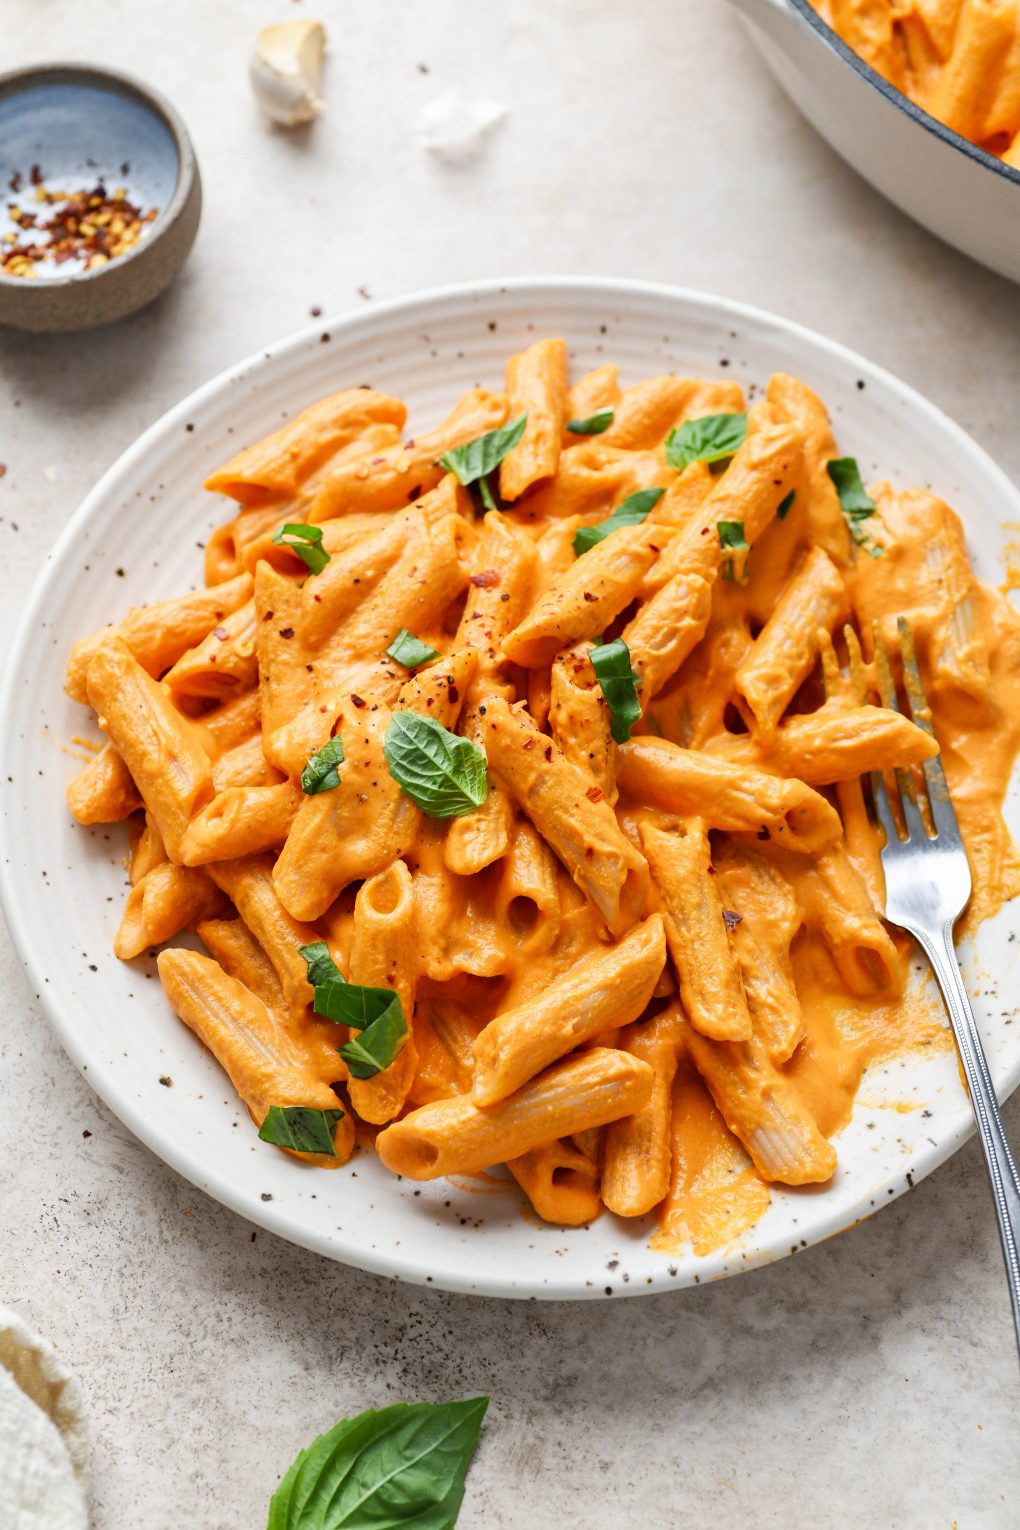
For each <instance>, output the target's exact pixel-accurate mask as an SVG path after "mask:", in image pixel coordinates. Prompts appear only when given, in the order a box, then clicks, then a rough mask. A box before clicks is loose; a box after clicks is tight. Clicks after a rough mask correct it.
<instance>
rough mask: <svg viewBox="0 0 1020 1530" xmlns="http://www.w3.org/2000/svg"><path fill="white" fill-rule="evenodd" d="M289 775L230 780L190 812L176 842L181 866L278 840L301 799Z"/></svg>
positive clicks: (249, 851) (227, 857) (228, 857)
mask: <svg viewBox="0 0 1020 1530" xmlns="http://www.w3.org/2000/svg"><path fill="white" fill-rule="evenodd" d="M303 800H304V799H303V794H302V792H301V789H300V787H298V786H296V785H295V783H294V782H293V781H281V782H279V783H278V784H277V785H275V786H228V787H226V788H225V789H224V790H223V791H221V792H218V793H217V794H216V796H215V797H214V798H213V799H212V801H211V802H209V803H207V804H206V806H205V807H203V808H200V809H199V811H198V812H197V813H196V814H195V816H194V817H193V818H192V820H191V822H190V823H189V824H188V827H187V828H186V829H185V831H184V835H183V837H182V839H181V843H180V861H181V864H182V865H183V866H207V865H208V864H209V862H210V861H232V860H237V859H239V858H240V857H242V856H246V855H258V854H259V853H260V852H261V851H263V850H271V849H273V848H274V847H275V846H277V845H282V844H283V842H284V840H285V839H286V838H287V835H288V834H289V833H290V826H291V824H292V823H293V822H294V819H295V818H296V817H297V814H298V810H299V808H300V807H301V803H302V801H303Z"/></svg>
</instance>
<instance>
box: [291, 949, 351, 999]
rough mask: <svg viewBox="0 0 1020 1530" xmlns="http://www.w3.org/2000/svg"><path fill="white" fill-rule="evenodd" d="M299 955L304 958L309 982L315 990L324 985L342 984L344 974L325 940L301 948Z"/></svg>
mask: <svg viewBox="0 0 1020 1530" xmlns="http://www.w3.org/2000/svg"><path fill="white" fill-rule="evenodd" d="M298 955H299V956H303V957H304V959H305V962H306V964H307V967H308V981H309V982H310V983H311V985H312V987H313V988H318V987H319V985H320V984H322V983H337V982H339V983H342V982H343V980H344V979H343V974H342V972H341V971H340V968H339V967H338V966H337V964H336V962H335V961H334V960H333V958H332V957H331V956H330V954H329V947H328V946H327V944H326V942H325V941H324V940H316V941H313V942H312V944H311V945H310V946H299V947H298Z"/></svg>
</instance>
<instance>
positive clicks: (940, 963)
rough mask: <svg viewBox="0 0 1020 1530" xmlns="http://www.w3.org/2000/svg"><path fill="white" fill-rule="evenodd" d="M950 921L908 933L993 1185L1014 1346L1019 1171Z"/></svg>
mask: <svg viewBox="0 0 1020 1530" xmlns="http://www.w3.org/2000/svg"><path fill="white" fill-rule="evenodd" d="M954 923H955V920H947V922H946V924H945V925H944V926H943V929H942V938H941V940H939V938H938V937H937V936H935V937H932V935H930V934H929V933H927V932H925V931H922V930H914V931H913V932H912V933H913V934H914V935H915V936H916V937H917V939H918V940H919V941H920V943H921V945H922V946H923V947H924V950H925V952H926V954H927V956H928V960H929V961H930V962H931V965H932V970H933V971H934V973H935V977H936V979H937V981H938V985H939V988H940V989H941V990H942V997H943V999H944V1000H945V1003H946V1009H947V1010H948V1011H949V1020H950V1023H951V1024H952V1027H953V1034H954V1036H955V1037H956V1045H957V1048H958V1050H959V1053H960V1061H961V1062H962V1063H963V1071H964V1074H965V1076H966V1079H967V1088H968V1089H969V1091H970V1102H971V1104H972V1105H973V1107H974V1115H975V1117H976V1119H977V1129H978V1136H979V1137H980V1139H981V1150H982V1152H983V1153H984V1155H985V1167H986V1168H987V1170H988V1177H989V1179H990V1180H991V1184H992V1196H993V1198H994V1201H995V1215H996V1217H997V1219H998V1223H999V1237H1000V1238H1001V1240H1002V1255H1003V1258H1004V1259H1005V1261H1006V1275H1007V1277H1008V1279H1009V1294H1010V1299H1011V1301H1012V1303H1013V1323H1014V1325H1015V1327H1016V1334H1017V1345H1018V1347H1020V1256H1018V1246H1020V1174H1018V1173H1017V1166H1016V1161H1015V1159H1014V1157H1013V1153H1012V1150H1011V1148H1010V1145H1009V1142H1008V1141H1007V1139H1006V1129H1005V1127H1004V1126H1003V1124H1002V1116H1001V1115H1000V1113H999V1102H998V1099H997V1098H996V1094H995V1085H994V1084H993V1083H992V1076H991V1074H990V1073H989V1071H988V1062H987V1060H986V1058H985V1049H984V1047H983V1046H982V1045H981V1036H980V1034H979V1032H978V1028H977V1022H976V1021H975V1019H974V1011H973V1010H972V1009H971V1007H970V998H969V997H968V994H967V990H966V988H965V987H964V983H963V977H962V975H961V973H960V966H959V963H958V961H957V959H956V950H955V947H954V945H953V925H954Z"/></svg>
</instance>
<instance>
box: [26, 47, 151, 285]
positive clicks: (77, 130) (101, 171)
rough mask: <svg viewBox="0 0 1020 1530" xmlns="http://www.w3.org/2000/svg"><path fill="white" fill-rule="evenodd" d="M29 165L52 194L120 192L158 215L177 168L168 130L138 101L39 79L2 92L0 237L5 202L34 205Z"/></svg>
mask: <svg viewBox="0 0 1020 1530" xmlns="http://www.w3.org/2000/svg"><path fill="white" fill-rule="evenodd" d="M33 166H37V167H38V170H37V172H36V173H37V174H39V173H40V172H41V174H42V175H43V176H44V177H45V183H46V184H47V185H48V186H50V187H54V188H63V189H66V190H80V189H81V188H83V187H85V186H88V185H90V184H92V183H94V182H97V181H103V182H105V184H106V185H107V186H108V187H110V188H111V189H112V188H113V187H118V186H126V187H127V189H128V192H129V195H130V197H131V200H132V201H133V202H135V203H136V204H137V205H138V206H140V207H142V208H144V209H146V210H148V209H149V208H155V209H156V210H157V215H158V214H159V213H162V212H163V211H164V210H165V209H166V207H167V205H168V203H169V202H170V199H171V197H172V196H173V193H174V188H175V186H176V184H177V175H178V169H179V162H178V154H177V146H176V144H175V142H174V138H173V134H172V133H171V131H170V128H169V126H168V125H167V123H166V122H164V120H163V118H162V117H161V116H160V115H159V113H158V112H156V111H155V110H153V108H152V107H150V106H149V105H147V104H146V102H144V101H143V100H140V99H139V98H138V97H137V96H135V95H132V94H131V93H129V92H127V91H122V90H118V89H117V88H116V87H115V86H114V85H107V84H103V83H101V82H99V81H94V82H93V81H88V80H82V81H72V80H61V79H49V80H48V79H46V78H45V77H44V78H42V79H40V80H30V81H26V82H25V83H24V84H17V85H16V86H15V87H14V88H12V89H10V90H8V91H0V235H2V234H5V233H7V232H9V231H11V230H13V229H14V228H15V225H14V224H13V223H12V222H11V221H10V218H9V216H8V204H9V203H11V202H20V203H21V205H22V206H25V205H28V206H31V204H32V196H33V188H32V185H31V175H32V167H33ZM18 177H20V179H21V189H20V191H18V192H15V190H14V188H15V187H16V186H17V185H18ZM156 221H157V222H158V216H157V220H156ZM42 274H44V273H43V272H40V275H42Z"/></svg>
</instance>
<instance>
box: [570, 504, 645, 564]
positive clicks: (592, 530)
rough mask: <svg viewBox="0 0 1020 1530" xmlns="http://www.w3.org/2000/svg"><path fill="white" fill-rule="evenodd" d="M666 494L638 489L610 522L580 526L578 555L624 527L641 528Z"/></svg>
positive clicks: (576, 533) (576, 541) (613, 514)
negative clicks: (649, 513)
mask: <svg viewBox="0 0 1020 1530" xmlns="http://www.w3.org/2000/svg"><path fill="white" fill-rule="evenodd" d="M665 492H666V491H665V489H638V490H637V492H636V493H634V494H628V495H627V498H626V499H625V500H623V502H622V503H621V504H619V505H617V507H616V509H615V510H614V511H613V513H612V515H611V516H610V517H609V519H608V520H605V521H599V523H598V525H597V526H579V527H578V528H577V531H576V532H575V533H574V552H575V553H576V555H577V556H578V557H580V556H581V554H582V553H586V552H590V551H591V549H592V548H593V547H594V546H595V545H596V544H597V543H598V542H602V541H604V540H605V539H606V537H610V536H612V534H613V532H614V531H620V530H621V529H622V528H623V527H624V526H639V525H640V524H641V522H642V521H643V520H644V519H645V517H646V516H647V514H648V512H649V510H651V509H652V508H653V506H655V505H657V504H658V503H659V500H660V499H661V498H662V496H663V495H664V494H665Z"/></svg>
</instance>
